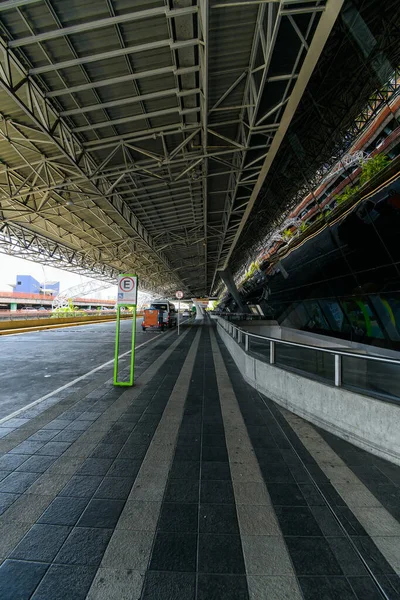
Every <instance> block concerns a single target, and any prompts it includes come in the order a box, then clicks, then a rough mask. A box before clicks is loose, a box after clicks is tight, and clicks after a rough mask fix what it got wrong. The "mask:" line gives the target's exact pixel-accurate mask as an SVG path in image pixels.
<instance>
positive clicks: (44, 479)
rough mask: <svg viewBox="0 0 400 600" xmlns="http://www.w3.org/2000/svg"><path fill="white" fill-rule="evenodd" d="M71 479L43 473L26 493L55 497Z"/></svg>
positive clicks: (65, 476)
mask: <svg viewBox="0 0 400 600" xmlns="http://www.w3.org/2000/svg"><path fill="white" fill-rule="evenodd" d="M69 479H70V476H69V475H65V474H61V475H52V474H51V473H43V474H42V475H40V477H39V478H38V479H37V480H36V481H35V482H34V483H33V484H32V485H31V486H30V487H29V488H28V489H27V490H26V493H27V494H36V495H42V496H43V495H44V496H53V497H54V496H56V495H57V494H58V492H59V491H61V490H62V489H63V487H64V486H65V485H66V483H67V482H68V481H69Z"/></svg>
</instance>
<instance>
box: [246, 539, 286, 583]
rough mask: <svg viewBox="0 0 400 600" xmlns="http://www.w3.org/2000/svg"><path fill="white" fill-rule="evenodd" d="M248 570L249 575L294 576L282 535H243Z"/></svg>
mask: <svg viewBox="0 0 400 600" xmlns="http://www.w3.org/2000/svg"><path fill="white" fill-rule="evenodd" d="M242 545H243V555H244V560H245V564H246V572H247V573H248V574H249V575H269V576H292V575H293V567H292V565H291V563H290V560H289V556H288V552H287V550H286V546H285V543H284V541H283V538H282V537H280V536H262V535H251V536H248V535H246V536H242Z"/></svg>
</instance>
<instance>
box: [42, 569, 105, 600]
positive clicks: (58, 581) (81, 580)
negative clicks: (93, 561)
mask: <svg viewBox="0 0 400 600" xmlns="http://www.w3.org/2000/svg"><path fill="white" fill-rule="evenodd" d="M95 574H96V567H79V566H76V565H73V566H70V565H52V566H51V567H50V568H49V570H48V571H47V572H46V574H45V576H44V578H43V579H42V581H41V582H40V584H39V586H38V588H37V589H36V591H35V593H34V594H33V596H32V600H50V599H51V600H85V598H86V594H87V592H88V590H89V588H90V585H91V583H92V581H93V578H94V576H95Z"/></svg>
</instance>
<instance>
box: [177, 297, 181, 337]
mask: <svg viewBox="0 0 400 600" xmlns="http://www.w3.org/2000/svg"><path fill="white" fill-rule="evenodd" d="M180 315H181V301H180V300H178V335H179V319H180Z"/></svg>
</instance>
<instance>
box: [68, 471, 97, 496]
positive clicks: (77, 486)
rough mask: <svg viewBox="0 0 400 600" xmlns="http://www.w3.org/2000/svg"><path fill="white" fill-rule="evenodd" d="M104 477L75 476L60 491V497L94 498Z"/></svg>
mask: <svg viewBox="0 0 400 600" xmlns="http://www.w3.org/2000/svg"><path fill="white" fill-rule="evenodd" d="M102 480H103V477H101V476H89V475H87V476H85V475H81V476H79V475H74V476H73V477H71V479H70V480H69V481H68V483H67V485H66V486H65V487H64V488H63V489H62V490H61V491H60V494H59V495H60V496H75V497H76V498H90V497H91V496H93V494H94V493H95V491H96V490H97V488H98V487H99V485H100V483H101V482H102Z"/></svg>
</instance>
